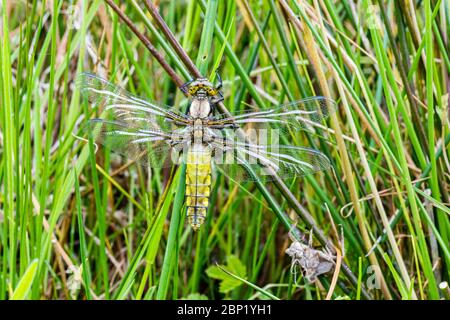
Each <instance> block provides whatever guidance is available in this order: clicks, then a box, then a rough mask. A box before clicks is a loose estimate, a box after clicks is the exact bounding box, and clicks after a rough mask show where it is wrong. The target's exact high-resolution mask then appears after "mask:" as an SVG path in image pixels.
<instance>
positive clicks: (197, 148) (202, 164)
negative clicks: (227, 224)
mask: <svg viewBox="0 0 450 320" xmlns="http://www.w3.org/2000/svg"><path fill="white" fill-rule="evenodd" d="M210 191H211V150H210V149H209V148H208V147H206V146H204V145H202V144H199V143H196V144H194V145H192V146H191V147H190V149H189V151H188V153H187V160H186V206H187V218H188V222H189V224H190V225H191V226H192V228H193V229H194V230H197V229H198V228H199V227H200V226H201V225H202V224H203V222H204V221H205V218H206V212H207V210H208V205H209V195H210Z"/></svg>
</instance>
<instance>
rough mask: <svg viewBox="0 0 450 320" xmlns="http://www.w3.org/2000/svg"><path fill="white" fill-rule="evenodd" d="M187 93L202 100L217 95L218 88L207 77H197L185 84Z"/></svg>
mask: <svg viewBox="0 0 450 320" xmlns="http://www.w3.org/2000/svg"><path fill="white" fill-rule="evenodd" d="M187 93H188V94H189V95H190V96H191V97H193V98H196V99H199V100H204V99H208V98H210V97H214V96H215V95H217V93H218V90H217V88H215V87H214V85H213V84H212V83H211V82H209V81H208V80H207V79H205V78H199V79H196V80H194V81H192V82H190V83H189V84H187Z"/></svg>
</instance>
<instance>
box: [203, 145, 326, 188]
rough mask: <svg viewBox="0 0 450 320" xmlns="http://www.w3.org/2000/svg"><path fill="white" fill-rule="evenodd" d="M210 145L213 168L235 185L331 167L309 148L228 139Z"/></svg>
mask: <svg viewBox="0 0 450 320" xmlns="http://www.w3.org/2000/svg"><path fill="white" fill-rule="evenodd" d="M210 146H211V149H212V150H213V160H214V163H215V165H216V166H217V167H218V168H219V169H220V170H221V171H223V173H224V174H225V175H227V176H229V177H230V178H231V179H232V180H235V181H237V182H240V181H252V180H253V181H254V180H265V181H273V180H274V179H275V175H274V174H276V175H277V176H278V177H280V178H281V179H291V178H294V177H300V176H304V175H309V174H313V173H315V172H318V171H322V170H326V169H329V168H330V167H331V163H330V161H329V159H328V158H327V157H326V156H325V155H324V154H323V153H321V152H320V151H318V150H314V149H310V148H304V147H294V146H286V145H258V144H251V143H246V142H239V141H235V142H233V141H231V140H228V139H222V140H221V139H215V140H214V141H213V142H211V143H210ZM249 169H250V170H249ZM250 171H252V172H253V174H252V173H251V172H250Z"/></svg>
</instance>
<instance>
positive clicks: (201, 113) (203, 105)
mask: <svg viewBox="0 0 450 320" xmlns="http://www.w3.org/2000/svg"><path fill="white" fill-rule="evenodd" d="M210 113H211V104H210V103H209V101H208V99H194V100H192V103H191V106H190V107H189V115H190V116H191V117H192V118H194V119H204V118H206V117H208V115H209V114H210Z"/></svg>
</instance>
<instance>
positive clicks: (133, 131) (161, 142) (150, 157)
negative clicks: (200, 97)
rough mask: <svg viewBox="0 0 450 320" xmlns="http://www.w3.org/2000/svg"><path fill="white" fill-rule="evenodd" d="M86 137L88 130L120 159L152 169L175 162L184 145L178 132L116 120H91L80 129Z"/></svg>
mask: <svg viewBox="0 0 450 320" xmlns="http://www.w3.org/2000/svg"><path fill="white" fill-rule="evenodd" d="M82 132H83V133H84V134H85V135H86V136H87V135H88V134H89V133H92V137H93V139H95V141H96V142H98V143H100V144H102V145H104V146H107V147H109V148H111V151H113V152H114V153H116V154H118V155H120V156H121V157H122V158H123V159H124V160H127V161H129V160H131V161H134V162H136V163H137V164H140V165H143V166H151V167H153V168H162V167H170V166H171V165H173V164H176V163H178V162H177V161H178V159H179V153H180V151H181V150H182V147H183V146H184V136H183V134H182V133H181V132H179V133H177V132H175V133H172V134H168V133H166V132H163V131H158V130H143V129H137V128H134V127H132V126H130V125H128V124H126V123H121V122H119V121H113V120H105V119H92V120H90V121H89V122H88V124H87V125H86V126H85V127H84V128H83V130H82Z"/></svg>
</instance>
